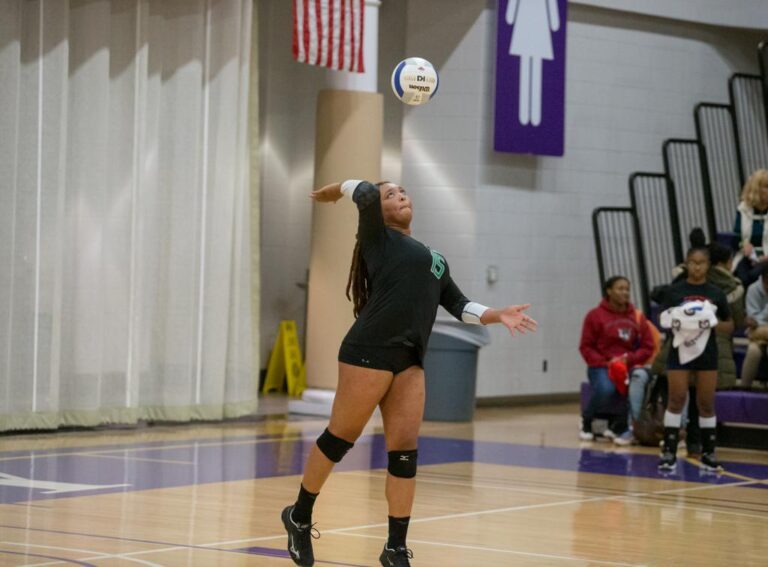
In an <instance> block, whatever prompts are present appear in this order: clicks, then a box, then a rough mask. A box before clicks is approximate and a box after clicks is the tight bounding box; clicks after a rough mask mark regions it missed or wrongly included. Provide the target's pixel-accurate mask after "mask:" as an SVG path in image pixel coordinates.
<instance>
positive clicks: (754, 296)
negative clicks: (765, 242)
mask: <svg viewBox="0 0 768 567" xmlns="http://www.w3.org/2000/svg"><path fill="white" fill-rule="evenodd" d="M746 323H747V338H748V339H749V345H748V346H747V354H746V356H745V357H744V364H743V365H742V367H741V386H742V387H743V388H751V387H752V381H753V380H754V379H755V376H757V369H758V368H759V367H760V359H761V358H762V357H763V355H765V346H766V345H767V344H768V264H766V265H764V266H763V271H762V273H761V275H760V279H759V280H758V281H756V282H755V283H753V284H752V285H751V286H749V289H747V318H746Z"/></svg>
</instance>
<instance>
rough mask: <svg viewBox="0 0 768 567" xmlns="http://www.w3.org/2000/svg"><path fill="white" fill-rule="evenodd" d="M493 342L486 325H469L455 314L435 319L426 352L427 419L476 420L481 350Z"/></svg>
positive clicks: (425, 408)
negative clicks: (478, 365) (453, 316)
mask: <svg viewBox="0 0 768 567" xmlns="http://www.w3.org/2000/svg"><path fill="white" fill-rule="evenodd" d="M490 342H491V339H490V335H489V333H488V330H487V329H486V328H485V327H483V326H482V325H467V324H466V323H462V322H461V321H457V320H456V319H454V318H452V317H451V318H450V319H448V318H443V317H440V318H438V319H437V320H436V321H435V325H434V327H432V336H431V337H430V339H429V346H428V348H427V353H426V355H425V356H424V376H425V380H426V389H427V399H426V403H425V405H424V419H426V420H430V421H472V416H473V414H474V411H475V383H476V382H477V352H478V350H479V349H480V347H482V346H484V345H487V344H488V343H490Z"/></svg>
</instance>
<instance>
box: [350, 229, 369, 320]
mask: <svg viewBox="0 0 768 567" xmlns="http://www.w3.org/2000/svg"><path fill="white" fill-rule="evenodd" d="M350 290H351V291H352V295H351V296H350V293H349V292H350ZM369 296H370V287H369V281H368V266H366V264H365V258H363V250H362V248H360V239H359V238H356V240H355V250H354V251H353V252H352V265H351V266H350V267H349V279H348V280H347V299H349V300H350V301H351V302H352V305H353V307H352V313H354V315H355V319H357V316H358V315H359V314H360V312H361V311H362V310H363V307H365V304H366V303H368V297H369Z"/></svg>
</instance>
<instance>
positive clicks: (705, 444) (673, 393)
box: [659, 241, 733, 472]
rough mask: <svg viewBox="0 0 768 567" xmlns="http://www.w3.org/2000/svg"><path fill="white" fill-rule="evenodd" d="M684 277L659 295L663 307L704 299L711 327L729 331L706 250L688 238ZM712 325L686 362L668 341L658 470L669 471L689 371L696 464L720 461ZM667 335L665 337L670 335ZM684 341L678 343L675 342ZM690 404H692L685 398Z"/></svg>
mask: <svg viewBox="0 0 768 567" xmlns="http://www.w3.org/2000/svg"><path fill="white" fill-rule="evenodd" d="M685 264H686V268H687V269H688V276H687V278H686V279H685V280H682V281H679V282H677V283H674V284H672V285H671V286H670V287H669V289H668V290H667V291H666V292H665V294H664V299H663V306H664V308H672V307H676V306H679V305H682V304H684V303H686V302H689V301H696V300H701V301H705V300H706V301H709V302H710V303H712V304H713V305H715V306H717V312H716V316H717V319H718V322H717V325H716V328H717V330H718V331H720V332H727V333H731V332H733V321H731V314H730V309H729V307H728V299H727V298H726V296H725V294H724V293H723V291H722V290H721V289H720V288H718V287H717V286H715V285H713V284H711V283H708V282H707V270H709V265H710V259H709V249H708V248H707V247H706V246H704V243H703V241H702V242H700V243H693V242H692V247H691V249H690V250H689V251H688V254H687V255H686V260H685ZM714 331H715V329H714V328H713V329H711V331H710V332H709V338H708V339H707V341H706V344H705V346H704V348H703V350H702V352H701V354H699V355H698V356H697V357H696V358H694V359H693V360H690V361H688V362H686V363H684V364H683V363H681V362H680V356H679V348H676V347H674V346H672V347H671V348H670V349H669V355H668V357H667V380H668V383H669V402H668V405H667V410H666V412H665V413H664V441H663V445H662V452H661V457H660V459H659V470H661V471H662V472H664V471H666V472H669V471H673V470H675V467H676V463H677V443H678V438H679V434H680V423H681V420H682V419H681V417H682V411H683V407H684V406H685V400H686V397H687V395H688V380H689V378H690V376H691V375H693V376H694V377H695V380H696V402H695V403H696V405H697V407H698V410H699V427H700V429H701V444H702V454H701V467H702V468H703V469H705V470H709V471H714V472H720V471H722V470H723V467H722V465H721V464H720V462H719V461H718V460H717V458H716V456H715V445H716V437H715V426H716V425H717V418H716V417H715V388H716V386H717V362H718V351H717V338H716V333H715V332H714ZM670 340H671V339H670ZM686 346H690V345H685V344H682V345H680V347H684V348H685V347H686ZM691 403H694V402H693V400H691Z"/></svg>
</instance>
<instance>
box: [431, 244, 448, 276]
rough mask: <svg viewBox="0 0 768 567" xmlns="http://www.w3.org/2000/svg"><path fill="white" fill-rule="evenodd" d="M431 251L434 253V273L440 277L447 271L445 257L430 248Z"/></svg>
mask: <svg viewBox="0 0 768 567" xmlns="http://www.w3.org/2000/svg"><path fill="white" fill-rule="evenodd" d="M430 252H431V253H432V274H433V275H434V276H435V277H436V278H437V279H440V278H442V277H443V274H444V273H445V258H443V257H442V256H441V255H440V254H438V253H437V252H435V251H434V250H430Z"/></svg>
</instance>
